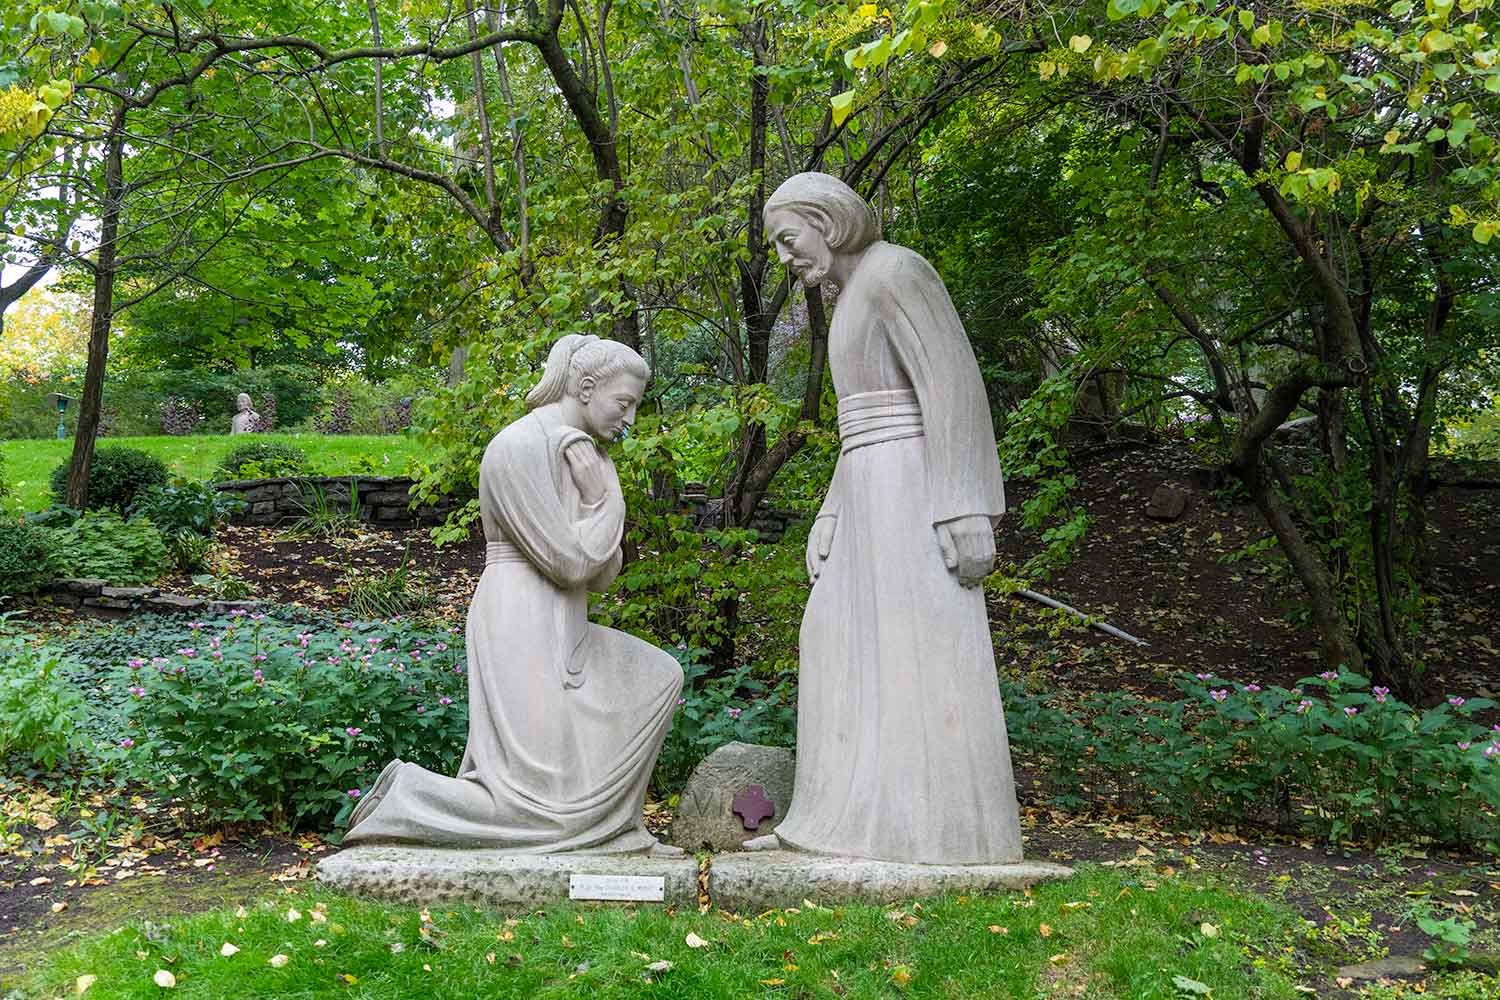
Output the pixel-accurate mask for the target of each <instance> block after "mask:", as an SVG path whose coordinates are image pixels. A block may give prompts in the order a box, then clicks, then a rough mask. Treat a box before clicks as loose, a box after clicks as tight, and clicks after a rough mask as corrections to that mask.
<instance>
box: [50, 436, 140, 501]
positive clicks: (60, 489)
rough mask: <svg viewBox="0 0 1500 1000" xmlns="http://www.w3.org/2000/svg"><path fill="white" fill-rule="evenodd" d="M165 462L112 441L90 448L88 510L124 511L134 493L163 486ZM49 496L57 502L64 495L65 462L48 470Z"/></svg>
mask: <svg viewBox="0 0 1500 1000" xmlns="http://www.w3.org/2000/svg"><path fill="white" fill-rule="evenodd" d="M168 478H169V477H168V474H167V467H166V464H165V463H163V462H162V460H161V459H159V458H157V457H156V456H155V455H152V454H150V453H148V452H144V451H141V450H140V449H139V448H127V447H124V446H120V445H112V446H110V447H108V448H100V449H98V450H97V451H95V452H94V459H93V461H92V462H91V463H90V464H89V499H88V506H89V509H90V510H115V511H122V512H123V511H125V510H127V509H128V508H129V507H130V504H131V503H132V502H133V501H134V500H135V498H136V495H137V494H139V493H141V492H144V491H145V490H147V489H150V488H151V487H152V486H165V485H166V484H167V480H168ZM52 497H53V499H54V500H55V501H56V502H57V503H63V502H65V501H66V500H67V498H68V463H67V462H63V463H62V464H61V465H59V466H58V467H57V468H56V469H54V470H53V471H52Z"/></svg>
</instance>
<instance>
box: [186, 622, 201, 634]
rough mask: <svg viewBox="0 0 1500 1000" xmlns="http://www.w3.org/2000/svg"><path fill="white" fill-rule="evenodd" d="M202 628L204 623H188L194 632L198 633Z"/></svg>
mask: <svg viewBox="0 0 1500 1000" xmlns="http://www.w3.org/2000/svg"><path fill="white" fill-rule="evenodd" d="M202 627H203V623H202V622H188V628H190V629H192V630H193V631H194V632H196V631H198V630H199V629H200V628H202Z"/></svg>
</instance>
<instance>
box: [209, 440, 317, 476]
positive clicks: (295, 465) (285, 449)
mask: <svg viewBox="0 0 1500 1000" xmlns="http://www.w3.org/2000/svg"><path fill="white" fill-rule="evenodd" d="M308 466H309V462H308V458H307V452H305V451H303V450H302V449H301V448H298V447H297V446H296V445H291V444H282V443H281V442H279V441H246V442H245V443H244V444H240V445H235V446H234V447H233V448H231V449H230V450H229V454H227V455H225V456H224V460H223V461H222V462H220V463H219V467H218V469H216V470H215V471H214V478H215V479H217V480H220V481H227V480H234V479H270V478H276V477H280V476H298V475H302V474H303V473H305V472H307V470H308Z"/></svg>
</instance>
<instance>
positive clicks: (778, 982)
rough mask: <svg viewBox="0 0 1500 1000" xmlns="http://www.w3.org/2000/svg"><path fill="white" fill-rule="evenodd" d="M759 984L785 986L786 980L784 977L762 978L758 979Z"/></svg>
mask: <svg viewBox="0 0 1500 1000" xmlns="http://www.w3.org/2000/svg"><path fill="white" fill-rule="evenodd" d="M760 984H761V985H762V986H785V985H786V980H785V979H762V980H761V981H760Z"/></svg>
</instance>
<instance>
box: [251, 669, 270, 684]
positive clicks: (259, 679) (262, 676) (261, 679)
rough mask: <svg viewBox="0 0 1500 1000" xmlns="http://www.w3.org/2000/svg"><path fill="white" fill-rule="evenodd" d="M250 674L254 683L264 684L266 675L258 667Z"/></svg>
mask: <svg viewBox="0 0 1500 1000" xmlns="http://www.w3.org/2000/svg"><path fill="white" fill-rule="evenodd" d="M250 676H251V677H252V678H254V679H255V683H257V684H264V683H265V682H266V675H265V674H263V673H261V672H260V670H258V669H257V670H256V671H255V673H253V674H251V675H250Z"/></svg>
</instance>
